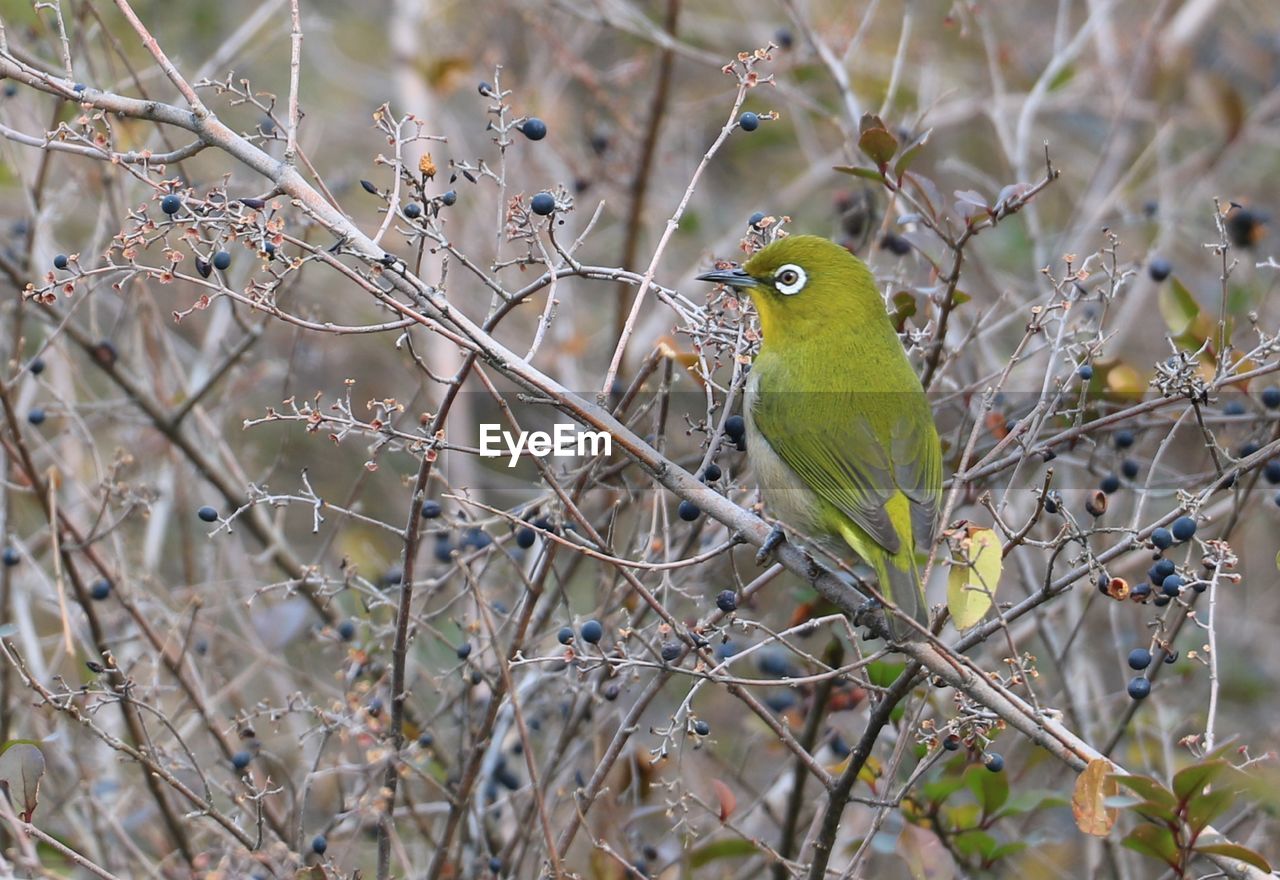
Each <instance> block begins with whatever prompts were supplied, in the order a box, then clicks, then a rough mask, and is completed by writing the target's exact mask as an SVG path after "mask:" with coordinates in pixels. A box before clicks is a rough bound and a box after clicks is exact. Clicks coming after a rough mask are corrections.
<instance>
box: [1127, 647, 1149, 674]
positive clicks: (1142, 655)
mask: <svg viewBox="0 0 1280 880" xmlns="http://www.w3.org/2000/svg"><path fill="white" fill-rule="evenodd" d="M1150 665H1151V652H1150V651H1148V650H1147V649H1146V648H1134V649H1133V650H1132V651H1130V652H1129V668H1130V669H1137V670H1143V669H1146V668H1147V667H1148V666H1150Z"/></svg>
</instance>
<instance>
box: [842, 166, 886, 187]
mask: <svg viewBox="0 0 1280 880" xmlns="http://www.w3.org/2000/svg"><path fill="white" fill-rule="evenodd" d="M833 170H835V171H839V172H840V173H841V174H852V175H853V176H854V177H865V178H866V179H867V180H874V181H875V182H876V183H884V175H883V174H881V173H880V172H879V171H877V170H876V169H874V168H863V167H862V166H861V165H836V166H835V168H834V169H833Z"/></svg>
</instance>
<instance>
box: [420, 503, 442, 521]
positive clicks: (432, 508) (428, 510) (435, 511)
mask: <svg viewBox="0 0 1280 880" xmlns="http://www.w3.org/2000/svg"><path fill="white" fill-rule="evenodd" d="M442 513H444V508H443V507H441V506H440V502H439V501H433V500H430V499H428V500H427V501H424V502H422V518H423V519H435V518H436V517H438V516H439V515H440V514H442Z"/></svg>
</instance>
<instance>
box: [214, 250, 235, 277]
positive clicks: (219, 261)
mask: <svg viewBox="0 0 1280 880" xmlns="http://www.w3.org/2000/svg"><path fill="white" fill-rule="evenodd" d="M230 266H231V254H229V253H227V252H226V251H218V252H217V253H216V254H214V255H213V268H215V269H217V270H218V271H219V272H225V271H226V270H227V269H228V268H229V267H230Z"/></svg>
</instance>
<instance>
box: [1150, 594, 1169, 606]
mask: <svg viewBox="0 0 1280 880" xmlns="http://www.w3.org/2000/svg"><path fill="white" fill-rule="evenodd" d="M1172 601H1173V600H1172V599H1170V598H1169V597H1168V596H1166V595H1165V594H1164V593H1161V594H1160V595H1159V596H1156V597H1155V599H1154V600H1153V601H1152V604H1153V605H1155V606H1156V607H1157V608H1163V607H1164V606H1166V605H1168V604H1169V603H1170V602H1172Z"/></svg>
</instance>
